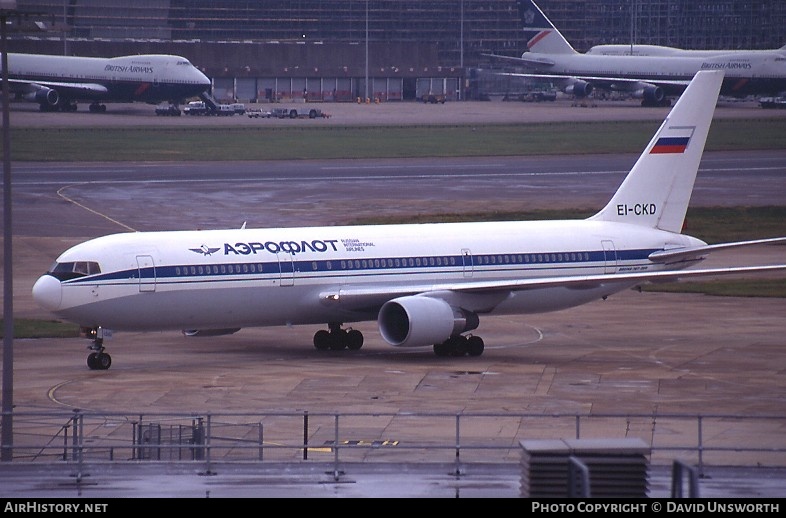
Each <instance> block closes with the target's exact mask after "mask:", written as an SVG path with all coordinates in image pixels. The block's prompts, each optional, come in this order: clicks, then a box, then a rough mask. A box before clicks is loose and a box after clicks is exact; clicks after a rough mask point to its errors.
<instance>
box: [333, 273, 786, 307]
mask: <svg viewBox="0 0 786 518" xmlns="http://www.w3.org/2000/svg"><path fill="white" fill-rule="evenodd" d="M777 271H786V264H775V265H765V266H736V267H728V268H705V269H694V270H676V271H674V270H672V271H649V272H626V273H615V274H597V275H572V276H556V277H539V278H530V279H520V280H514V281H511V280H504V281H462V282H451V283H443V284H427V285H404V286H387V287H380V286H368V287H364V286H356V287H342V288H341V289H340V290H337V291H330V292H322V293H320V300H322V301H324V302H326V303H332V302H335V303H341V305H342V307H344V308H345V309H355V308H358V309H359V308H364V309H366V308H369V307H373V306H378V305H381V304H383V303H385V302H387V301H388V300H390V299H393V298H396V297H403V296H408V295H424V296H431V297H437V298H450V297H451V296H452V295H456V294H468V295H469V294H475V295H490V296H492V299H491V300H496V301H501V300H504V298H506V297H507V296H508V295H509V294H510V293H513V292H516V291H524V290H536V289H544V288H557V287H563V288H568V289H589V288H596V287H599V286H603V285H606V284H619V283H624V284H630V285H635V284H637V283H639V282H641V283H644V282H667V281H675V280H678V279H685V278H694V277H712V276H721V275H729V274H745V273H754V272H755V273H761V272H777ZM484 302H488V300H486V301H484Z"/></svg>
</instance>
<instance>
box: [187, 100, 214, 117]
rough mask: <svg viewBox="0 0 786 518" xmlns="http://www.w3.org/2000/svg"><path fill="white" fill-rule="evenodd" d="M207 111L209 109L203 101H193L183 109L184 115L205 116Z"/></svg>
mask: <svg viewBox="0 0 786 518" xmlns="http://www.w3.org/2000/svg"><path fill="white" fill-rule="evenodd" d="M207 111H208V108H207V106H206V105H205V103H204V102H203V101H191V102H190V103H188V104H186V106H185V108H183V113H184V114H186V115H205V114H206V113H207Z"/></svg>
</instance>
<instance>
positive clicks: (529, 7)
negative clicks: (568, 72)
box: [518, 0, 576, 54]
mask: <svg viewBox="0 0 786 518" xmlns="http://www.w3.org/2000/svg"><path fill="white" fill-rule="evenodd" d="M518 5H519V16H520V18H521V24H522V28H523V30H524V37H525V38H526V39H527V49H528V50H529V51H530V52H538V53H543V54H574V53H575V52H576V51H575V50H574V49H573V47H572V46H571V45H570V43H568V40H566V39H565V38H564V37H563V36H562V34H560V32H559V31H558V30H557V28H556V27H554V24H553V23H551V22H550V21H549V19H548V18H546V15H545V14H543V11H541V10H540V8H539V7H538V6H537V5H535V2H533V1H532V0H518Z"/></svg>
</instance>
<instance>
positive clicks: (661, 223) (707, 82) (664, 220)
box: [590, 70, 724, 232]
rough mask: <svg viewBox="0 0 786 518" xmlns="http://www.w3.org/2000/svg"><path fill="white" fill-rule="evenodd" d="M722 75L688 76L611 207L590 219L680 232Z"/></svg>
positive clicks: (614, 197)
mask: <svg viewBox="0 0 786 518" xmlns="http://www.w3.org/2000/svg"><path fill="white" fill-rule="evenodd" d="M723 74H724V73H723V71H722V70H717V71H716V70H713V71H701V72H698V73H697V74H696V75H695V76H694V78H693V80H692V81H691V83H690V85H688V88H687V89H685V92H684V93H683V94H682V95H681V96H680V98H679V100H678V101H677V103H676V104H675V105H674V108H672V110H671V112H670V113H669V116H668V117H667V118H666V120H665V121H663V124H661V126H660V128H659V129H658V131H657V132H656V133H655V136H654V137H652V140H650V143H649V144H648V145H647V147H646V149H645V150H644V152H643V153H642V154H641V156H640V157H639V159H638V160H637V161H636V164H635V165H634V166H633V169H631V170H630V173H628V176H627V177H626V178H625V180H624V181H623V182H622V185H621V186H620V188H619V189H618V190H617V192H616V193H615V194H614V196H613V197H612V198H611V201H610V202H609V203H608V205H606V207H604V208H603V210H601V211H600V212H598V213H597V214H595V215H594V216H592V218H590V219H595V220H602V221H619V222H622V223H633V224H636V225H642V226H648V227H652V228H658V229H661V230H666V231H669V232H680V231H681V230H682V225H683V222H684V220H685V213H686V211H687V210H688V203H689V202H690V197H691V193H692V191H693V184H694V182H695V180H696V173H697V172H698V170H699V163H700V162H701V155H702V153H703V152H704V144H705V142H706V141H707V133H708V132H709V129H710V123H711V122H712V116H713V114H714V112H715V104H716V103H717V101H718V93H719V92H720V87H721V82H722V81H723Z"/></svg>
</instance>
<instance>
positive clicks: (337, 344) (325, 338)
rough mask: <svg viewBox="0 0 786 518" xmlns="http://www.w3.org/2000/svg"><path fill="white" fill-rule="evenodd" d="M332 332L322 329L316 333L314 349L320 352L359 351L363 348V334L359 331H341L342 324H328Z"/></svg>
mask: <svg viewBox="0 0 786 518" xmlns="http://www.w3.org/2000/svg"><path fill="white" fill-rule="evenodd" d="M328 328H330V331H326V330H325V329H320V330H319V331H317V332H316V333H314V347H316V348H317V349H318V350H320V351H327V350H331V351H341V350H343V349H349V350H350V351H357V350H358V349H360V348H361V347H363V333H361V332H360V331H358V330H357V329H341V324H337V323H335V322H333V323H330V324H328Z"/></svg>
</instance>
